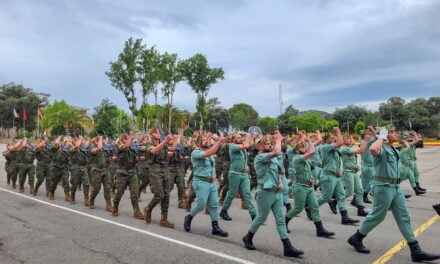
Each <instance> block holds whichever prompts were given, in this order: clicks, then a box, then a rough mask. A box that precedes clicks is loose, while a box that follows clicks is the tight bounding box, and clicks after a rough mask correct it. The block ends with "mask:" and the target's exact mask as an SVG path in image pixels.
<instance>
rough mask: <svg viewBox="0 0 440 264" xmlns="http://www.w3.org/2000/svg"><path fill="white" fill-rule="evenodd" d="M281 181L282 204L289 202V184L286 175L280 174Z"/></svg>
mask: <svg viewBox="0 0 440 264" xmlns="http://www.w3.org/2000/svg"><path fill="white" fill-rule="evenodd" d="M281 181H282V182H283V204H290V200H289V191H290V188H289V185H288V184H287V178H286V175H285V174H283V175H281Z"/></svg>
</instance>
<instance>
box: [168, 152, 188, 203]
mask: <svg viewBox="0 0 440 264" xmlns="http://www.w3.org/2000/svg"><path fill="white" fill-rule="evenodd" d="M184 155H185V153H184V151H183V149H181V150H178V149H176V151H175V152H174V153H173V155H172V156H171V157H169V160H168V162H169V163H168V168H169V172H168V175H169V183H170V187H169V192H170V193H171V191H172V190H173V188H174V185H176V186H177V198H178V200H179V201H183V198H184V195H185V186H184V184H183V181H184V178H185V172H184V159H183V157H184Z"/></svg>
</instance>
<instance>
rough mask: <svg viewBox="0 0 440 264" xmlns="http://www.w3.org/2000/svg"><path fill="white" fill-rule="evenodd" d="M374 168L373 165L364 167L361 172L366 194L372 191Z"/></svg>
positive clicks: (364, 165)
mask: <svg viewBox="0 0 440 264" xmlns="http://www.w3.org/2000/svg"><path fill="white" fill-rule="evenodd" d="M373 172H374V170H373V166H372V165H371V166H370V165H366V164H363V165H362V170H361V179H362V189H363V190H364V192H366V193H369V192H370V190H371V186H370V185H371V178H373Z"/></svg>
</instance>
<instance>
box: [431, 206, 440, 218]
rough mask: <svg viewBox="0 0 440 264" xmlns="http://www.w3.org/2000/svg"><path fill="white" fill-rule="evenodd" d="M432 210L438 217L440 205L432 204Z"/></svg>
mask: <svg viewBox="0 0 440 264" xmlns="http://www.w3.org/2000/svg"><path fill="white" fill-rule="evenodd" d="M432 208H434V210H435V211H436V212H437V214H438V215H440V204H434V205H433V206H432Z"/></svg>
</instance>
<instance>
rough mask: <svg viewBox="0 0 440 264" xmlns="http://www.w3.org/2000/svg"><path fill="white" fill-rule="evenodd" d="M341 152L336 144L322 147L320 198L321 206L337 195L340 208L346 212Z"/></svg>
mask: <svg viewBox="0 0 440 264" xmlns="http://www.w3.org/2000/svg"><path fill="white" fill-rule="evenodd" d="M340 156H341V154H340V152H339V150H338V149H337V148H336V147H335V144H323V145H322V146H321V158H322V175H321V184H320V186H321V193H322V194H321V196H320V197H319V198H318V204H319V206H321V205H323V204H325V203H327V202H328V201H330V199H331V198H332V195H333V193H334V194H335V195H336V199H337V202H338V208H339V210H340V211H346V204H345V190H344V184H343V183H342V180H341V177H340V176H339V173H340V171H341V168H340Z"/></svg>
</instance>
